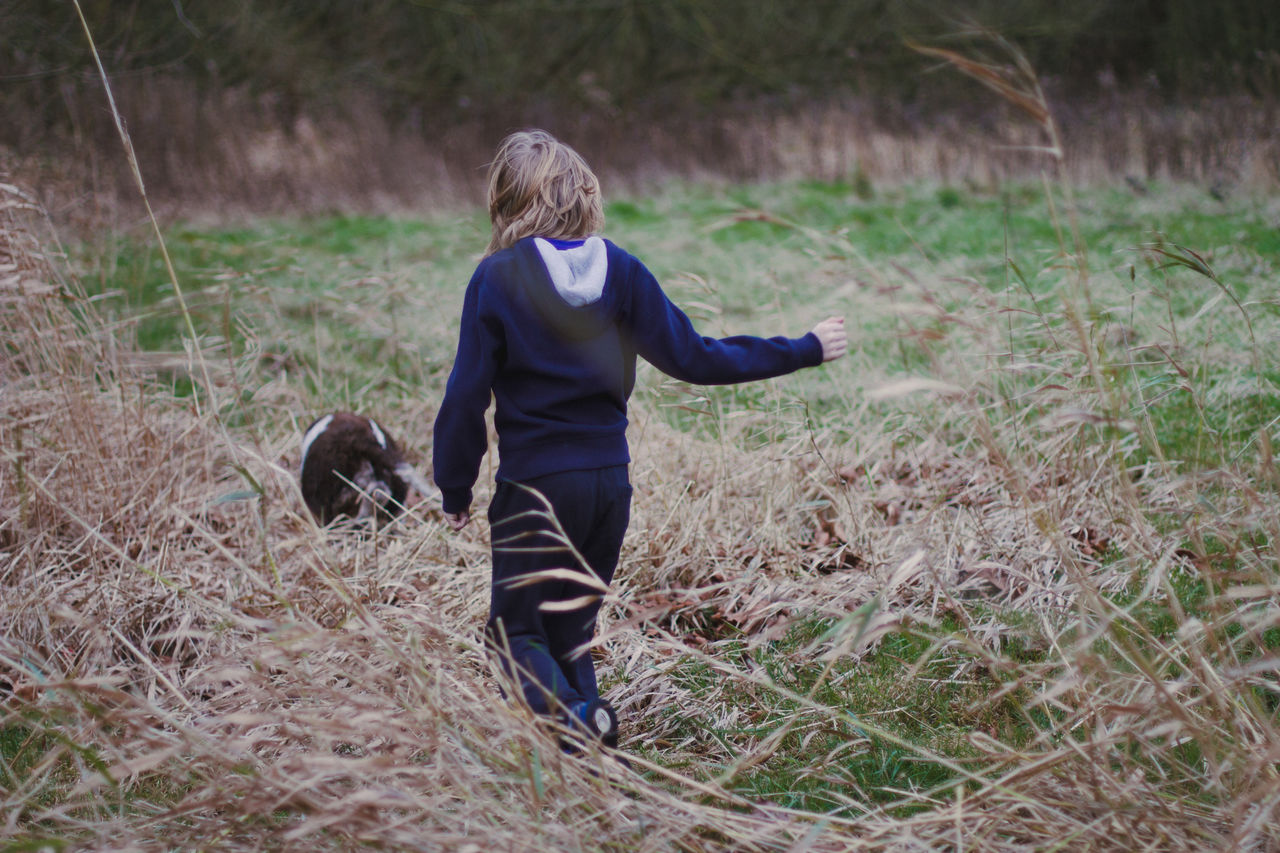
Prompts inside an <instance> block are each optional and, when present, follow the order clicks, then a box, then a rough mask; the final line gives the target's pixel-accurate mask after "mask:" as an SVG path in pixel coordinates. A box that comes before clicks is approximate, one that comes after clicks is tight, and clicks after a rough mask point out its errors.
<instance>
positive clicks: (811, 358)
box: [800, 332, 822, 367]
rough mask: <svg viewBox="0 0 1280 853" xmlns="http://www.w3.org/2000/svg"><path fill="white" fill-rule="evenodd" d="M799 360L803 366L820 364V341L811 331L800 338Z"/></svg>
mask: <svg viewBox="0 0 1280 853" xmlns="http://www.w3.org/2000/svg"><path fill="white" fill-rule="evenodd" d="M800 361H801V363H802V364H803V365H804V366H805V367H817V366H818V365H819V364H822V341H820V340H818V336H817V335H815V334H814V333H813V332H809V333H808V334H807V335H805V336H804V337H803V338H801V339H800Z"/></svg>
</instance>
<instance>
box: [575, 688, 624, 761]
mask: <svg viewBox="0 0 1280 853" xmlns="http://www.w3.org/2000/svg"><path fill="white" fill-rule="evenodd" d="M569 727H570V728H572V729H576V730H577V731H581V732H583V733H584V734H586V735H588V736H590V737H591V738H593V739H595V740H598V741H600V742H601V743H602V744H604V745H605V746H607V747H609V748H610V749H617V748H618V715H617V714H616V713H615V712H614V710H613V706H612V705H610V704H609V703H608V702H606V701H605V700H603V699H592V700H590V701H587V702H574V703H573V704H572V705H570V706H569Z"/></svg>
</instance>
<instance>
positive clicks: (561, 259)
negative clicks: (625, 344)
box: [521, 236, 615, 340]
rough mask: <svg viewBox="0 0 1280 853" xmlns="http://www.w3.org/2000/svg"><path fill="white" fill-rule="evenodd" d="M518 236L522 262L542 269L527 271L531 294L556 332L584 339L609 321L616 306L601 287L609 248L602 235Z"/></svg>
mask: <svg viewBox="0 0 1280 853" xmlns="http://www.w3.org/2000/svg"><path fill="white" fill-rule="evenodd" d="M522 242H523V243H524V244H525V245H524V246H522V247H521V248H522V249H523V250H524V253H525V255H526V258H525V260H526V263H528V264H529V266H531V267H540V268H541V272H542V273H543V275H532V274H531V275H530V278H529V280H528V282H527V286H528V288H529V289H528V292H529V295H530V298H531V300H532V302H533V304H534V306H535V307H536V308H537V310H538V313H539V314H540V315H542V317H543V319H545V320H546V321H547V323H548V324H549V325H550V326H551V327H552V328H553V329H554V330H555V331H556V332H558V333H559V334H561V335H563V336H564V337H565V338H568V339H569V340H584V339H587V338H592V337H595V336H596V335H599V334H600V333H601V332H603V331H604V330H605V328H607V327H608V326H609V325H610V324H611V323H612V322H613V319H614V317H613V315H614V313H615V311H614V308H613V306H612V305H611V300H610V299H609V298H608V294H606V292H605V283H606V281H607V280H608V278H609V253H608V246H607V244H606V243H605V241H604V240H603V239H601V238H600V237H594V236H593V237H588V238H587V239H586V240H584V241H581V242H577V241H559V240H546V239H543V238H542V237H534V238H532V239H531V240H527V241H522ZM530 272H531V273H532V272H533V271H532V270H531V271H530Z"/></svg>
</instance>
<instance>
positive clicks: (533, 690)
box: [486, 482, 585, 714]
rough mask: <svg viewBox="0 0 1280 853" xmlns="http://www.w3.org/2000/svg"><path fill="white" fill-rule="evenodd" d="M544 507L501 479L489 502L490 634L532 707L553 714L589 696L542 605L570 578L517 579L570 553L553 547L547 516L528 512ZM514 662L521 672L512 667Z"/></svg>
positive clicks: (559, 561) (556, 596) (561, 562)
mask: <svg viewBox="0 0 1280 853" xmlns="http://www.w3.org/2000/svg"><path fill="white" fill-rule="evenodd" d="M543 508H544V507H543V505H542V503H541V501H538V500H537V498H536V497H535V496H533V495H531V494H529V493H528V492H526V491H525V490H524V489H522V488H521V487H519V486H517V485H515V484H513V483H507V482H499V483H498V487H497V490H496V491H495V493H494V496H493V500H492V501H491V502H490V505H489V521H490V535H491V538H492V543H491V544H492V553H493V581H492V585H491V599H490V605H489V621H488V624H487V626H486V634H487V636H488V639H489V642H490V644H491V646H492V647H493V648H494V650H495V652H496V653H497V654H498V655H499V657H500V660H501V661H502V663H503V666H504V668H506V669H507V670H508V674H509V675H511V677H512V678H513V679H515V680H516V682H517V683H518V684H519V685H520V688H521V691H522V693H523V694H524V698H525V701H526V702H528V704H529V707H530V708H531V709H532V710H533V711H534V712H535V713H539V714H548V713H550V712H551V710H552V705H553V704H554V703H555V702H557V701H558V702H561V703H564V704H569V703H572V702H575V701H581V700H582V699H583V698H585V697H583V696H581V695H580V694H579V693H578V692H577V690H576V689H574V687H573V684H572V680H571V679H570V678H569V677H568V676H567V675H566V674H565V673H564V671H563V670H562V669H561V665H560V663H559V661H557V660H556V658H555V656H554V655H553V654H552V653H551V650H550V643H549V641H548V638H547V631H546V626H545V624H544V617H545V614H544V613H543V612H542V610H541V605H542V603H543V602H544V601H548V600H558V599H560V598H561V597H562V595H561V590H562V588H563V587H564V583H563V582H560V581H550V582H543V583H535V584H529V585H526V586H514V585H513V583H512V582H513V581H514V580H516V579H518V578H519V577H521V576H522V575H527V574H530V573H532V572H537V571H540V570H542V569H547V568H554V567H557V566H562V565H564V563H565V558H564V555H563V554H562V553H558V552H557V551H556V550H554V549H553V548H551V547H550V546H552V545H553V543H552V541H551V540H550V539H548V538H547V537H546V536H545V533H544V532H545V530H546V529H547V521H546V519H545V518H541V517H539V516H536V515H529V514H528V513H530V511H536V510H541V509H543ZM508 653H509V654H508ZM511 664H514V666H515V670H516V671H515V672H512V671H511V670H510V666H511Z"/></svg>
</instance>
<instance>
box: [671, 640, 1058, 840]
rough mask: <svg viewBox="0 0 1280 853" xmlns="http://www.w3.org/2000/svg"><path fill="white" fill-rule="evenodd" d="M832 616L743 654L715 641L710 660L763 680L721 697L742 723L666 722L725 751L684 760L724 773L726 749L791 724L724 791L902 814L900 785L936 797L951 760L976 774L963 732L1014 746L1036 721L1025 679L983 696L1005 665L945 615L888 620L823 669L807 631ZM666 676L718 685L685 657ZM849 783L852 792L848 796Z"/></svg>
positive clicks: (960, 778)
mask: <svg viewBox="0 0 1280 853" xmlns="http://www.w3.org/2000/svg"><path fill="white" fill-rule="evenodd" d="M832 627H833V625H832V623H831V622H829V621H820V622H807V623H802V624H800V625H797V626H795V627H793V628H792V629H791V631H790V632H789V633H788V635H787V637H786V638H784V639H783V640H781V641H779V642H777V643H775V644H772V645H770V646H768V647H766V648H764V649H762V650H759V651H757V652H755V653H753V655H752V656H751V660H750V661H749V662H748V661H747V660H746V658H745V655H744V652H743V651H742V649H741V647H740V646H739V647H735V646H736V645H737V644H732V643H730V644H723V645H722V646H721V647H718V648H717V650H716V658H717V660H718V661H720V662H722V663H724V664H726V665H729V666H743V665H751V666H754V667H759V668H760V669H761V670H762V671H763V673H764V675H765V681H766V683H767V685H768V686H767V687H762V686H760V685H759V684H758V683H756V682H745V681H744V682H742V685H743V686H742V687H741V688H740V689H738V690H731V691H729V692H728V693H727V694H726V695H725V696H724V697H722V698H725V699H726V700H727V701H728V702H729V703H730V704H732V705H734V706H735V707H739V708H749V709H751V710H750V711H749V712H747V714H746V716H747V717H748V718H749V723H748V724H747V725H738V726H735V727H733V728H726V727H722V726H716V725H708V724H707V721H705V720H701V719H693V720H687V721H686V723H685V724H684V725H682V726H681V727H680V728H678V729H677V735H676V736H677V737H678V738H688V739H690V740H692V741H693V742H694V743H695V744H700V745H701V748H702V749H704V750H706V751H707V752H708V753H710V754H713V755H714V754H722V753H724V752H727V753H728V754H729V755H730V760H729V761H728V762H727V763H717V762H716V761H715V759H710V762H709V763H708V761H707V760H698V761H697V762H696V763H695V765H693V767H696V769H697V770H698V771H700V772H705V773H707V774H708V775H709V777H711V778H716V777H722V776H725V775H726V774H731V770H732V768H733V767H734V764H735V762H736V761H737V759H738V758H740V757H741V756H742V755H743V754H749V753H750V752H751V751H752V750H753V749H754V748H756V747H758V746H759V744H760V743H761V741H766V740H768V738H769V736H770V735H772V734H773V733H774V732H776V731H778V730H779V729H783V728H785V727H786V726H788V725H789V724H792V725H793V728H792V729H790V730H789V731H788V732H787V733H786V735H785V736H784V737H783V738H782V739H781V741H779V742H778V743H777V745H776V746H777V748H776V750H775V751H773V752H772V754H771V755H770V756H769V758H768V759H767V760H765V761H763V762H762V763H759V764H757V765H755V766H752V767H750V768H749V769H748V770H746V771H744V772H740V773H737V774H731V779H730V785H731V788H732V790H734V791H735V792H737V793H739V794H742V795H744V796H749V797H751V798H759V799H764V800H767V801H770V802H774V803H777V804H779V805H782V806H785V807H788V808H796V809H803V810H808V811H818V812H831V813H837V814H842V815H843V816H846V817H853V816H856V814H857V813H858V812H859V811H860V810H864V809H866V808H871V807H874V806H884V805H888V806H891V807H892V808H893V810H894V812H895V813H900V814H904V815H905V814H908V813H910V812H912V811H913V810H916V809H917V808H919V806H915V805H909V804H908V805H904V804H902V799H903V794H904V792H912V793H923V792H926V791H929V792H933V795H934V796H936V797H942V798H944V799H945V798H949V797H952V796H954V795H955V792H956V790H959V789H963V788H965V787H966V786H967V785H968V784H970V782H971V781H972V780H971V779H970V778H968V775H967V773H966V772H958V771H957V769H956V768H967V771H968V772H970V773H973V774H974V775H975V776H977V777H981V767H982V761H981V758H982V756H981V754H980V753H979V751H978V750H977V749H975V747H974V746H973V744H972V743H971V741H970V740H969V735H970V733H971V732H974V731H979V732H982V733H983V734H986V735H988V736H990V737H992V738H994V739H996V740H998V741H1000V742H1002V743H1004V744H1007V745H1009V746H1012V747H1015V748H1017V747H1020V746H1023V745H1025V744H1026V743H1027V742H1028V741H1030V740H1031V739H1032V738H1033V737H1034V735H1035V732H1036V731H1037V717H1039V718H1040V719H1041V720H1043V713H1042V712H1039V711H1037V710H1033V709H1024V708H1023V702H1024V700H1025V699H1026V697H1027V695H1028V691H1027V690H1026V689H1025V688H1015V689H1014V690H1013V691H1012V692H1009V693H1007V694H1005V695H1002V696H1000V697H999V698H994V697H995V694H996V693H997V691H1000V690H1001V688H1003V687H1006V686H1007V685H1008V682H1009V681H1010V680H1011V675H1010V674H1008V673H1001V672H998V671H993V670H992V669H991V668H989V666H988V662H987V661H985V660H983V659H981V658H979V657H977V656H975V655H973V654H971V653H968V652H965V651H961V650H960V648H959V647H958V646H957V644H956V643H955V642H949V640H953V639H954V638H955V637H957V636H959V635H961V634H962V633H963V632H962V630H961V629H960V626H959V625H958V623H956V622H954V621H953V620H946V621H945V622H944V623H943V624H941V625H939V626H937V627H936V628H933V629H926V630H901V631H897V632H895V633H892V634H890V635H888V636H887V637H885V638H884V640H883V641H882V642H881V643H879V644H878V645H877V647H876V648H875V649H874V650H873V651H871V652H870V653H868V654H866V655H864V656H861V657H860V658H857V659H852V658H850V659H846V660H840V661H838V662H837V663H836V664H834V665H833V666H831V667H830V668H828V666H827V664H826V663H825V662H824V661H822V660H818V659H816V658H815V652H814V651H813V641H814V640H815V639H818V638H820V637H822V636H823V635H824V634H827V633H828V632H829V631H830V630H831V628H832ZM1007 655H1008V657H1009V659H1011V660H1019V661H1022V662H1024V663H1034V662H1036V661H1038V660H1039V659H1040V658H1041V657H1042V655H1041V654H1040V653H1039V652H1035V651H1031V650H1028V649H1022V648H1013V649H1010V650H1008V651H1007ZM675 675H676V678H677V679H678V680H680V682H681V683H682V684H684V685H685V686H686V687H688V688H690V689H692V690H693V691H694V692H695V693H697V694H704V693H705V694H713V693H716V692H718V691H721V690H722V689H723V680H724V677H723V675H722V674H719V673H716V672H713V671H711V670H710V669H709V668H708V666H707V665H706V663H704V662H702V661H699V660H696V659H691V660H690V661H688V663H687V665H686V666H684V667H682V668H679V669H677V670H675ZM792 696H803V697H805V701H803V702H798V701H796V700H795V699H793V698H791V697H792ZM815 708H822V709H825V710H824V711H821V712H819V711H815V710H814V709H815ZM797 720H799V721H801V722H799V723H798V724H797V723H796V721H797ZM698 749H699V747H698V746H695V747H694V748H693V751H694V752H695V753H696V752H697V750H698ZM850 791H855V792H859V793H860V794H861V796H862V798H863V799H862V800H861V801H860V802H859V803H855V804H851V803H850V802H849V800H848V794H849V792H850ZM842 795H843V798H842Z"/></svg>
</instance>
